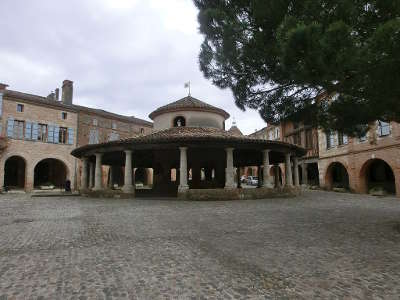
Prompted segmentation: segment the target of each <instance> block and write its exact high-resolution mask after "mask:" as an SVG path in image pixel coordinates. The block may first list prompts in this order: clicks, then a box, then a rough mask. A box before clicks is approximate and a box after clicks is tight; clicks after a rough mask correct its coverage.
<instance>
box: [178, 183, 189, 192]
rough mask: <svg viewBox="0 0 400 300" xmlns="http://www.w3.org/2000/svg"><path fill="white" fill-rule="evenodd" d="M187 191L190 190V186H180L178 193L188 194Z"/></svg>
mask: <svg viewBox="0 0 400 300" xmlns="http://www.w3.org/2000/svg"><path fill="white" fill-rule="evenodd" d="M187 190H189V186H188V185H180V186H178V192H179V193H181V192H186V191H187Z"/></svg>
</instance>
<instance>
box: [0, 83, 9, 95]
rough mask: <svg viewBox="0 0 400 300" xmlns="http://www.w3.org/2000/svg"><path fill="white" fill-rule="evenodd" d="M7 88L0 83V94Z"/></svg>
mask: <svg viewBox="0 0 400 300" xmlns="http://www.w3.org/2000/svg"><path fill="white" fill-rule="evenodd" d="M7 87H8V85H7V84H4V83H1V82H0V93H1V92H3V91H4V90H5V89H6V88H7Z"/></svg>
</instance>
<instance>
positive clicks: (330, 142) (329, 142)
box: [325, 132, 335, 149]
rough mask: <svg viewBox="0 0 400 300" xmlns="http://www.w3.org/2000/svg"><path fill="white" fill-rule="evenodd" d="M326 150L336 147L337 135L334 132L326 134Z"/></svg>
mask: <svg viewBox="0 0 400 300" xmlns="http://www.w3.org/2000/svg"><path fill="white" fill-rule="evenodd" d="M325 136H326V149H330V148H332V147H334V146H335V135H334V134H333V132H326V133H325Z"/></svg>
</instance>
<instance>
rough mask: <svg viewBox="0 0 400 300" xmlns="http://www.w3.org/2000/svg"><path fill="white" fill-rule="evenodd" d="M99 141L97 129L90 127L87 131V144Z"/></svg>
mask: <svg viewBox="0 0 400 300" xmlns="http://www.w3.org/2000/svg"><path fill="white" fill-rule="evenodd" d="M98 143H99V131H98V130H97V129H91V130H90V132H89V144H98Z"/></svg>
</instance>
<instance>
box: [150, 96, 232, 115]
mask: <svg viewBox="0 0 400 300" xmlns="http://www.w3.org/2000/svg"><path fill="white" fill-rule="evenodd" d="M185 110H187V111H206V112H213V113H217V114H219V115H221V116H223V117H224V118H225V119H228V118H229V114H228V113H227V112H226V111H224V110H223V109H221V108H218V107H215V106H212V105H210V104H208V103H205V102H203V101H201V100H199V99H196V98H193V97H192V96H187V97H185V98H182V99H180V100H178V101H175V102H172V103H169V104H167V105H164V106H161V107H159V108H157V109H156V110H155V111H153V112H152V113H151V114H150V115H149V118H150V119H152V120H154V118H155V117H156V116H158V115H161V114H163V113H167V112H173V111H185Z"/></svg>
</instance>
